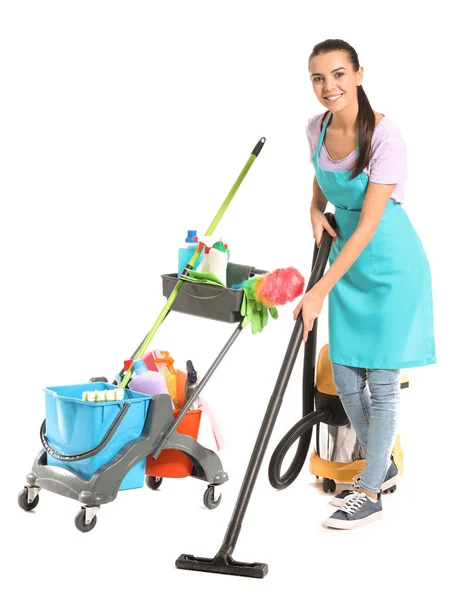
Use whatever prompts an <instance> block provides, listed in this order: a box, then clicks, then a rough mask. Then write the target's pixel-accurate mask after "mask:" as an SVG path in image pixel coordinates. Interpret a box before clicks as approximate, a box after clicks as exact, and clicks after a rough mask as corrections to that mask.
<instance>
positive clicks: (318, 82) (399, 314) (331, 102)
mask: <svg viewBox="0 0 451 600" xmlns="http://www.w3.org/2000/svg"><path fill="white" fill-rule="evenodd" d="M309 71H310V80H311V82H312V87H313V91H314V93H315V95H316V97H317V99H318V100H319V102H320V103H321V104H322V105H323V106H324V107H325V108H326V109H327V111H326V112H325V113H321V114H319V115H317V116H315V117H313V118H312V119H310V121H309V122H308V125H307V137H308V140H309V144H310V157H311V161H312V163H313V166H314V169H315V177H314V180H313V199H312V204H311V209H310V213H311V221H312V229H313V235H314V237H315V240H316V242H317V244H320V242H321V237H322V234H323V231H324V230H327V231H328V232H329V233H330V234H331V235H332V236H333V237H334V238H335V241H334V243H333V244H332V249H331V252H330V268H329V270H328V271H327V272H326V273H325V274H324V275H323V277H322V278H321V279H320V281H318V283H317V284H316V285H315V286H314V287H313V288H312V289H311V290H310V291H309V292H307V294H306V295H305V296H304V298H303V299H302V300H301V302H300V303H299V304H298V306H297V307H296V310H295V317H296V318H297V316H298V315H299V314H300V313H302V319H303V325H304V340H305V339H307V336H308V333H309V331H311V330H312V328H313V323H314V321H315V319H316V317H317V316H318V315H319V314H320V312H321V309H322V305H323V302H324V300H325V297H326V296H328V300H329V358H330V360H331V362H332V370H333V376H334V381H335V385H336V388H337V390H338V393H339V395H340V399H341V401H342V403H343V406H344V408H345V411H346V413H347V415H348V417H349V420H350V422H351V424H352V426H353V427H354V429H355V431H356V434H357V437H358V439H359V442H360V445H361V447H362V448H363V451H364V453H365V456H366V466H365V469H364V470H363V472H362V474H361V476H360V477H359V478H358V480H356V482H355V485H354V486H353V488H352V489H351V490H349V491H346V492H345V493H343V492H342V493H341V494H339V495H338V496H337V497H336V498H335V505H336V506H341V508H340V510H338V511H336V512H335V513H334V514H333V515H332V516H331V517H330V518H329V519H328V520H327V521H326V525H327V526H329V527H334V528H338V529H351V528H354V527H359V526H360V525H364V524H366V523H369V522H371V521H374V520H375V519H378V518H380V516H381V514H382V504H381V498H380V491H381V487H382V485H383V484H385V483H386V482H387V481H388V480H390V481H391V480H392V479H393V478H394V477H396V476H397V469H396V465H394V463H393V462H392V461H391V459H390V453H391V450H392V448H393V444H394V440H395V437H396V434H397V423H398V413H399V410H398V408H399V391H400V369H403V368H410V367H419V366H424V365H429V364H432V363H435V362H436V358H435V340H434V328H433V308H432V289H431V286H432V284H431V275H430V269H429V263H428V260H427V257H426V254H425V252H424V249H423V246H422V243H421V240H420V239H419V237H418V235H417V233H416V231H415V229H414V227H413V226H412V224H411V222H410V220H409V218H408V216H407V214H406V212H405V210H404V207H403V204H404V201H405V199H404V183H405V180H406V150H405V144H404V141H403V138H402V136H401V134H400V132H399V130H398V128H397V127H396V125H395V124H394V123H393V122H392V121H391V120H390V119H389V118H387V117H386V116H384V115H383V114H380V113H375V112H374V111H373V109H372V107H371V104H370V102H369V100H368V98H367V96H366V94H365V92H364V91H363V87H362V80H363V68H362V67H361V66H360V63H359V59H358V56H357V53H356V51H355V50H354V48H353V47H352V46H350V45H349V44H348V43H346V42H344V41H343V40H326V41H325V42H322V43H320V44H317V45H316V46H315V47H314V48H313V52H312V53H311V55H310V58H309ZM328 202H330V203H331V204H333V205H334V207H335V220H336V223H337V226H338V234H337V233H336V232H335V231H333V230H332V229H331V227H330V225H329V222H328V221H327V219H326V217H325V216H324V211H325V209H326V205H327V203H328ZM367 382H368V383H367Z"/></svg>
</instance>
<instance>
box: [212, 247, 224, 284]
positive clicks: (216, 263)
mask: <svg viewBox="0 0 451 600" xmlns="http://www.w3.org/2000/svg"><path fill="white" fill-rule="evenodd" d="M209 257H210V258H209V260H210V263H209V267H210V269H209V273H212V274H213V275H215V276H216V277H217V278H218V279H219V281H221V282H222V283H223V284H224V286H226V287H227V259H228V255H227V252H223V251H221V250H217V249H216V248H211V250H210V253H209Z"/></svg>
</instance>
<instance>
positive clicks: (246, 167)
mask: <svg viewBox="0 0 451 600" xmlns="http://www.w3.org/2000/svg"><path fill="white" fill-rule="evenodd" d="M265 142H266V138H264V137H263V138H261V139H260V140H259V141H258V143H257V145H256V146H255V148H254V149H253V150H252V154H251V155H250V157H249V159H248V161H247V163H246V164H245V165H244V168H243V170H242V171H241V173H240V174H239V176H238V178H237V180H236V181H235V183H234V184H233V186H232V189H231V190H230V192H229V193H228V195H227V198H226V199H225V200H224V202H223V203H222V206H221V208H220V209H219V210H218V212H217V214H216V216H215V218H214V219H213V221H212V222H211V224H210V227H209V228H208V229H207V232H206V233H205V235H206V236H207V235H212V234H213V232H214V230H215V229H216V227H217V226H218V223H219V221H220V220H221V219H222V217H223V216H224V213H225V211H226V210H227V208H228V206H229V204H230V202H231V201H232V198H233V197H234V196H235V194H236V192H237V190H238V188H239V187H240V185H241V183H242V181H243V179H244V178H245V177H246V175H247V173H248V171H249V169H250V168H251V167H252V164H253V162H254V160H255V159H256V158H257V156H258V155H259V154H260V151H261V149H262V148H263V145H264V143H265ZM200 254H201V249H200V247H198V248H197V250H196V251H195V252H194V254H193V255H192V257H191V259H190V261H189V263H188V264H187V265H186V267H185V269H192V268H193V265H195V264H196V260H197V259H198V258H199V256H200ZM183 283H184V282H183V279H180V277H179V280H178V281H177V283H176V285H175V287H174V289H173V290H172V293H171V294H170V296H169V298H168V299H167V302H166V304H165V305H164V306H163V309H162V311H161V312H160V314H159V315H158V318H157V320H156V321H155V323H154V325H153V327H152V329H151V330H150V331H149V333H148V334H147V336H146V337H145V339H144V341H143V343H142V344H141V347H140V348H139V350H138V351H137V352H136V354H135V356H134V357H133V358H134V359H140V358H142V357H143V356H144V353H145V351H146V350H147V347H148V346H149V344H150V342H151V341H152V339H153V338H154V336H155V334H156V332H157V330H158V328H159V327H160V325H161V324H162V322H163V321H164V319H165V317H166V315H167V314H168V312H169V310H170V308H171V306H172V304H173V302H174V300H175V299H176V297H177V294H178V293H179V291H180V288H181V287H182V285H183ZM132 372H133V363H132V364H131V365H130V367H129V368H128V371H127V372H126V373H125V375H124V377H123V379H122V381H121V382H120V384H119V386H118V387H119V388H125V387H126V385H127V383H128V382H129V381H130V379H131V376H132Z"/></svg>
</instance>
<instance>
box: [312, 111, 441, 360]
mask: <svg viewBox="0 0 451 600" xmlns="http://www.w3.org/2000/svg"><path fill="white" fill-rule="evenodd" d="M329 119H330V115H329V117H328V118H327V120H326V122H325V124H324V126H323V128H322V131H321V135H320V138H319V141H318V147H317V148H316V152H315V155H314V157H313V165H314V167H315V171H316V179H317V181H318V185H319V186H320V188H321V190H322V192H323V194H324V196H325V197H326V198H327V200H328V201H329V202H331V203H332V204H333V205H334V206H335V219H336V221H337V226H338V236H337V238H336V239H335V241H334V243H333V244H332V250H331V253H330V259H329V262H330V264H331V265H332V264H333V262H334V260H335V259H336V258H337V255H338V253H339V252H340V250H341V249H342V248H343V246H344V244H345V243H346V241H347V240H348V239H349V237H350V236H351V235H352V234H353V232H354V231H355V229H356V227H357V224H358V222H359V219H360V214H361V210H362V206H363V201H364V199H365V194H366V191H367V188H368V177H367V176H366V174H365V173H360V175H358V176H357V177H356V178H355V179H351V178H350V175H351V172H350V171H325V170H324V169H322V168H321V167H320V165H319V161H318V157H319V153H320V150H321V147H322V144H323V140H324V135H325V132H326V127H327V124H328V122H329ZM329 358H330V360H331V361H332V362H335V363H338V364H342V365H347V366H350V367H362V368H366V369H403V368H407V367H419V366H423V365H428V364H432V363H435V362H436V358H435V341H434V326H433V307H432V286H431V274H430V269H429V264H428V260H427V257H426V254H425V252H424V249H423V246H422V243H421V240H420V239H419V237H418V235H417V233H416V232H415V229H414V228H413V226H412V224H411V223H410V220H409V218H408V216H407V214H406V212H405V211H404V208H403V207H402V205H401V204H399V203H396V202H394V201H393V200H391V199H390V200H389V201H388V203H387V207H386V208H385V211H384V213H383V216H382V218H381V221H380V223H379V225H378V227H377V230H376V233H375V234H374V236H373V238H372V239H371V241H370V243H369V245H368V246H367V247H366V248H365V249H364V250H363V252H362V253H361V254H360V256H359V257H358V258H357V260H356V261H355V262H354V263H353V265H352V266H351V267H350V269H349V270H348V271H347V272H346V273H345V274H344V275H343V277H342V278H341V279H340V280H339V281H338V282H337V283H336V284H335V286H334V287H333V288H332V290H331V291H330V293H329Z"/></svg>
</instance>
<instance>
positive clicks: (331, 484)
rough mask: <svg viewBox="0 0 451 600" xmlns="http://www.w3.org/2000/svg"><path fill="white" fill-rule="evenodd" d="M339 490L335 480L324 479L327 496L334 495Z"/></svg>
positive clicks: (324, 490)
mask: <svg viewBox="0 0 451 600" xmlns="http://www.w3.org/2000/svg"><path fill="white" fill-rule="evenodd" d="M336 489H337V485H336V483H335V481H334V480H333V479H323V492H324V493H325V494H329V493H331V494H333V493H334V492H335V490H336Z"/></svg>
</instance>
